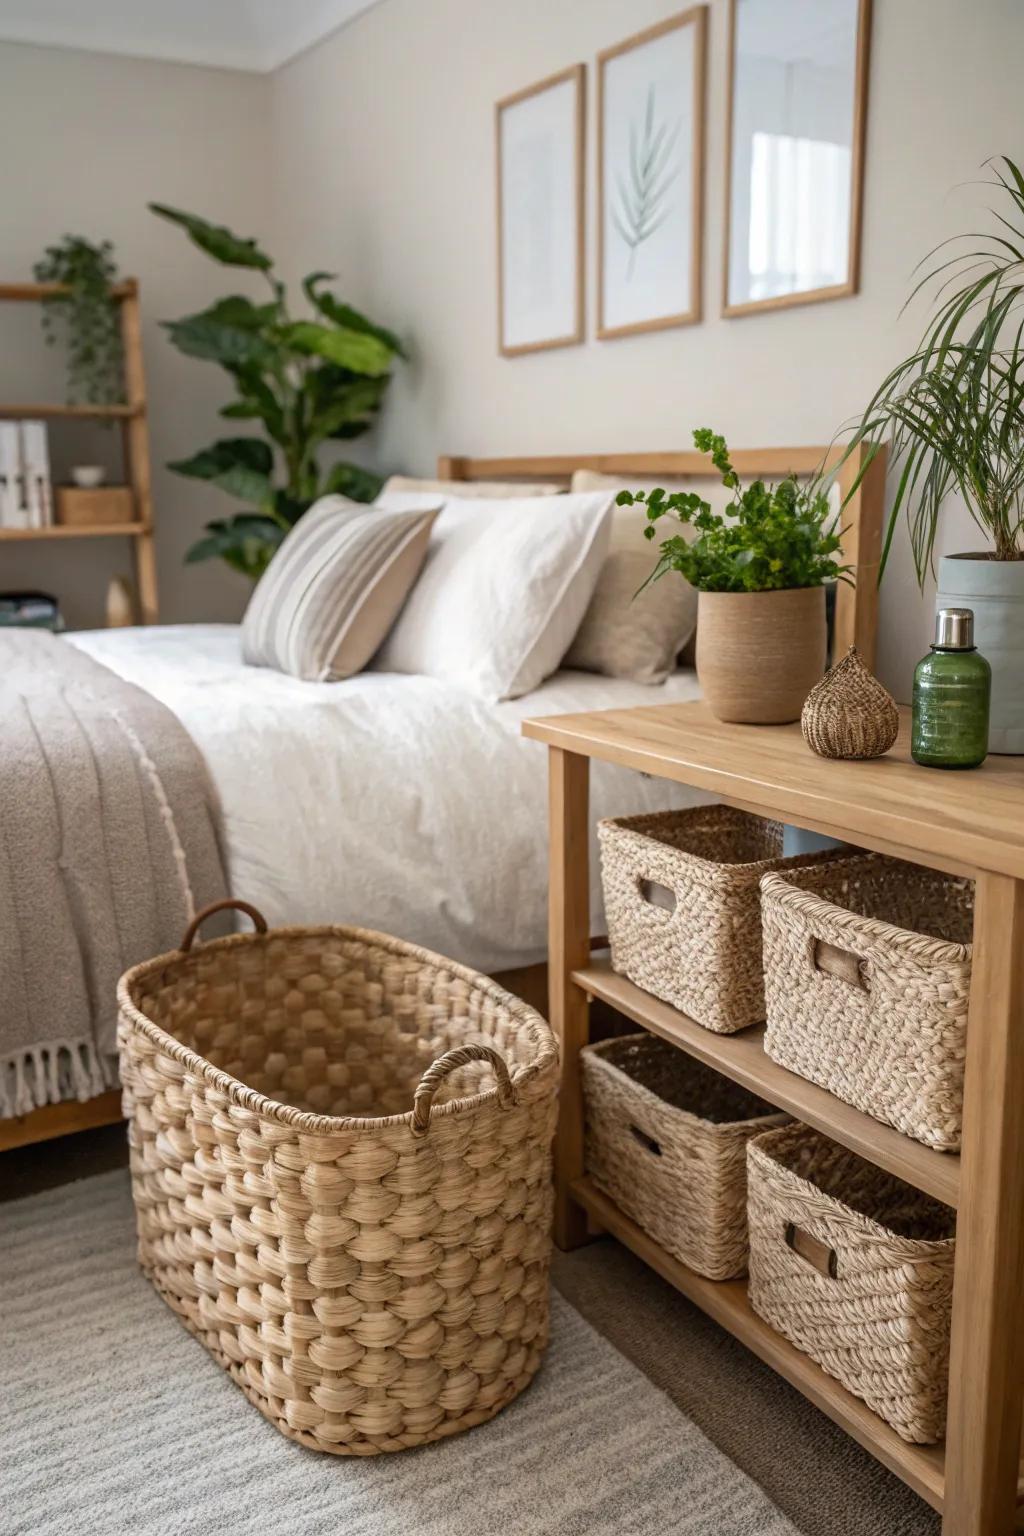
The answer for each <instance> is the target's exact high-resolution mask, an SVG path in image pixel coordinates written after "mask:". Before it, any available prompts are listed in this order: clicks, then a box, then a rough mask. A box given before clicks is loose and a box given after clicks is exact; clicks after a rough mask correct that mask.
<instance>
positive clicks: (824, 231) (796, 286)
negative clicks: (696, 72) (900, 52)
mask: <svg viewBox="0 0 1024 1536" xmlns="http://www.w3.org/2000/svg"><path fill="white" fill-rule="evenodd" d="M729 9H730V42H729V95H728V105H727V109H726V110H727V126H728V142H727V147H726V204H725V248H724V273H723V294H724V302H723V306H722V312H723V314H726V315H747V314H750V313H751V312H753V311H756V310H760V309H780V308H783V307H788V306H790V305H793V304H810V303H813V302H816V301H818V300H821V299H839V298H844V297H845V296H847V295H848V294H852V293H856V292H857V286H858V282H859V277H860V271H859V268H860V225H861V201H862V196H863V181H864V127H865V119H866V116H867V87H868V49H869V38H870V30H871V4H870V0H730V8H729Z"/></svg>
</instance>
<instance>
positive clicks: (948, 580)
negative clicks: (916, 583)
mask: <svg viewBox="0 0 1024 1536" xmlns="http://www.w3.org/2000/svg"><path fill="white" fill-rule="evenodd" d="M935 606H936V609H939V608H970V609H971V610H972V611H973V613H974V643H975V645H976V646H977V647H978V650H979V651H980V652H981V654H982V655H983V656H984V657H985V659H986V660H987V661H988V662H989V664H990V665H991V667H992V709H991V713H990V715H989V732H988V749H989V751H990V752H1007V753H1012V754H1014V755H1016V756H1020V755H1021V754H1024V560H994V559H993V558H992V556H991V555H988V554H978V555H943V557H942V559H941V560H940V561H939V589H938V592H937V593H936V597H935Z"/></svg>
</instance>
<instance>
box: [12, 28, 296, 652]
mask: <svg viewBox="0 0 1024 1536" xmlns="http://www.w3.org/2000/svg"><path fill="white" fill-rule="evenodd" d="M269 89H270V81H269V79H268V78H267V77H265V76H258V75H246V74H240V73H237V72H234V71H226V70H216V69H199V68H195V67H192V66H189V65H180V64H159V63H152V62H146V61H141V60H137V59H127V58H114V57H110V56H105V55H102V54H89V53H78V52H74V51H70V50H64V49H55V48H33V47H27V46H23V45H19V44H12V43H0V143H2V144H3V147H4V152H3V156H2V158H0V279H2V280H5V281H16V280H22V279H28V278H30V277H31V268H32V263H33V261H34V260H35V259H36V258H37V257H38V256H39V255H40V254H41V252H42V250H43V248H44V246H46V245H48V244H50V243H51V242H52V241H53V240H55V239H57V238H59V237H60V236H61V235H62V234H64V233H66V232H71V233H72V234H81V235H85V236H87V237H88V238H90V239H93V240H99V239H102V238H103V237H109V238H110V239H111V240H113V242H114V244H115V247H116V253H117V257H118V261H119V263H120V267H121V270H122V272H124V273H130V274H133V275H136V276H138V277H139V278H140V279H141V282H142V300H143V314H144V322H145V325H144V348H145V360H146V370H147V374H148V382H149V403H150V411H151V438H152V453H153V463H154V483H153V489H154V499H155V503H156V510H157V523H158V535H157V555H158V564H159V580H160V589H161V591H160V596H161V606H162V613H163V616H164V617H166V618H167V619H169V620H186V619H199V618H226V619H233V618H236V617H237V616H238V614H239V613H240V611H241V607H242V605H243V604H244V600H245V593H246V590H247V586H246V583H244V582H243V581H242V580H241V579H240V578H237V577H235V576H233V575H232V573H231V572H229V571H228V570H227V569H226V568H225V567H223V566H221V565H220V564H216V565H213V564H210V565H204V566H189V567H185V566H183V564H182V555H183V553H184V551H185V549H186V548H187V547H188V545H189V544H190V543H191V542H192V540H193V539H194V538H195V536H196V534H197V533H198V532H199V530H200V528H201V526H202V524H203V523H204V521H205V520H206V519H207V518H209V517H212V516H216V515H218V514H220V515H223V513H224V512H225V510H226V508H227V503H226V502H225V500H224V498H223V497H222V496H219V495H218V494H217V493H216V492H213V491H210V490H209V489H207V488H206V487H204V486H202V485H201V484H199V483H197V482H189V481H185V480H182V479H180V478H179V477H178V476H176V475H171V474H169V473H168V472H167V470H165V469H164V468H163V465H164V463H165V461H166V460H168V459H173V458H177V457H182V456H184V455H187V454H188V453H190V452H192V451H193V450H195V449H197V448H200V447H203V446H205V445H206V443H207V442H209V441H210V440H212V438H213V437H214V436H216V435H217V432H218V430H220V427H221V426H222V425H223V424H220V423H218V420H217V415H216V412H217V408H218V406H219V405H221V404H222V403H224V402H225V401H226V400H227V399H228V398H229V397H230V392H229V389H228V387H227V379H226V377H224V376H222V375H220V374H219V372H218V370H216V369H214V368H212V367H210V366H204V365H202V364H200V363H195V362H190V361H188V360H187V359H185V358H182V357H180V356H179V354H178V353H176V352H175V351H174V349H173V348H172V347H171V346H170V344H169V342H168V341H167V339H166V337H165V336H164V333H163V332H162V331H161V330H160V328H159V321H160V320H161V319H171V318H174V317H176V316H180V315H182V314H186V313H188V312H190V311H192V310H195V309H199V308H201V307H202V306H203V305H204V304H206V303H207V302H209V301H210V300H211V299H213V298H215V297H217V296H218V295H219V294H222V293H224V292H227V291H230V289H229V288H227V287H226V283H228V282H230V283H231V284H232V286H236V287H237V285H238V284H239V282H241V286H242V287H243V288H244V287H247V286H248V287H251V286H252V284H251V281H250V282H248V283H247V280H246V278H245V276H244V274H243V275H242V276H241V279H239V278H238V277H237V276H235V275H233V274H228V273H226V271H225V269H224V268H218V267H217V266H216V265H215V264H214V263H213V262H210V261H208V260H207V259H206V258H205V257H204V256H202V255H200V253H199V252H197V251H195V250H194V249H193V248H192V247H191V246H190V245H189V244H188V243H187V241H186V239H185V237H184V235H182V234H180V233H178V232H177V231H175V230H174V229H172V228H171V226H170V225H168V224H165V223H164V222H163V221H162V220H160V219H157V218H155V217H154V216H153V215H152V214H150V213H149V212H147V210H146V203H147V202H148V201H150V200H154V199H155V200H159V201H163V202H168V203H171V204H177V205H179V206H184V207H185V208H188V209H192V210H195V211H196V212H201V213H206V214H208V215H210V216H212V217H214V218H216V219H218V220H222V221H223V222H224V223H227V224H231V225H234V226H236V227H237V228H238V229H239V230H241V231H242V232H244V233H255V234H259V235H265V236H266V237H267V238H269V234H270V223H271V216H270V202H269V195H268V191H267V171H266V167H267V138H266V134H267V113H266V110H265V109H266V104H267V99H268V95H269ZM63 382H64V381H63V370H62V368H61V366H60V360H59V357H58V355H57V354H56V353H47V352H45V351H44V349H43V346H42V341H41V337H40V333H39V312H38V309H37V308H36V307H35V306H21V305H3V306H2V307H0V399H2V400H19V399H20V400H31V399H44V400H46V399H56V400H60V399H62V398H63ZM97 433H98V434H99V436H98V437H97V435H96V434H97ZM51 444H52V452H53V458H54V463H55V468H57V469H58V470H60V469H61V467H62V466H63V467H64V468H65V469H66V467H67V465H68V464H69V463H70V462H73V461H80V460H81V459H91V458H95V457H97V456H100V457H104V456H107V455H108V454H110V453H111V451H112V440H111V439H110V437H109V436H108V435H107V434H106V432H105V431H104V429H102V428H96V427H95V426H89V427H88V428H83V427H81V426H80V425H79V424H75V425H74V426H69V425H67V424H57V425H55V426H54V427H53V429H52V431H51ZM129 570H130V555H129V552H128V545H127V541H124V542H122V541H120V540H107V539H95V540H82V541H78V540H76V541H75V542H74V543H73V544H70V545H60V546H57V545H55V544H47V545H42V544H24V545H21V544H19V545H11V544H3V545H0V587H2V588H5V589H10V588H13V587H19V586H41V587H43V588H45V589H48V590H49V589H52V590H54V591H56V592H58V593H59V594H60V596H61V598H62V601H63V603H64V607H65V610H66V613H67V617H68V621H69V622H70V623H71V624H72V625H73V626H76V627H80V626H81V625H84V624H95V623H100V622H102V620H103V603H104V596H105V592H106V586H107V582H108V580H109V577H110V575H111V573H113V572H117V571H123V572H125V573H127V572H128V571H129Z"/></svg>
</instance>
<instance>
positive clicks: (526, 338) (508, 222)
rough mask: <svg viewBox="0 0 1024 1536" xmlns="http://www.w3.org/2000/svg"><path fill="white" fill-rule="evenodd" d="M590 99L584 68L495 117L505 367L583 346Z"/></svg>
mask: <svg viewBox="0 0 1024 1536" xmlns="http://www.w3.org/2000/svg"><path fill="white" fill-rule="evenodd" d="M584 89H585V70H584V66H583V65H582V64H574V65H573V66H572V67H571V68H570V69H566V70H563V71H562V72H561V73H560V74H557V75H551V76H549V77H548V78H547V79H546V80H541V81H540V82H539V84H537V85H531V86H528V87H527V88H526V90H523V91H517V92H516V94H515V95H513V96H506V97H505V98H504V100H502V101H499V102H498V104H497V107H496V108H495V138H496V147H497V183H498V184H497V198H498V350H499V351H500V352H501V353H502V354H503V356H505V357H517V356H518V355H519V354H520V353H523V352H538V351H541V350H543V349H545V348H548V347H566V346H571V345H572V344H573V343H575V342H579V341H582V340H583V154H584V112H585V101H584Z"/></svg>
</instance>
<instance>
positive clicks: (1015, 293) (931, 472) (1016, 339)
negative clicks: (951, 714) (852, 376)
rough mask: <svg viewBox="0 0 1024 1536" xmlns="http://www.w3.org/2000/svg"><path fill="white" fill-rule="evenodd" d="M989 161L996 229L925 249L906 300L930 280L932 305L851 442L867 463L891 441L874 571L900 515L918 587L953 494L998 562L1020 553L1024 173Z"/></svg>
mask: <svg viewBox="0 0 1024 1536" xmlns="http://www.w3.org/2000/svg"><path fill="white" fill-rule="evenodd" d="M992 164H993V176H992V178H991V179H990V180H989V181H988V182H987V183H985V185H988V186H991V187H993V188H995V189H996V191H997V193H998V194H999V198H1000V201H1001V202H1002V203H1003V206H1004V208H1005V212H1001V211H999V210H998V209H996V208H993V209H992V213H993V215H994V217H995V219H996V221H997V225H998V228H996V229H995V231H994V232H993V233H988V234H978V233H976V234H972V235H963V236H955V237H954V238H953V239H952V240H948V241H944V242H943V243H942V245H940V246H936V247H935V249H934V250H932V251H930V252H929V254H928V255H927V256H926V257H925V258H924V261H923V262H922V263H921V267H927V270H926V271H925V272H924V275H923V276H922V277H921V278H920V280H919V281H918V282H917V284H916V286H915V287H914V289H913V291H912V293H911V295H910V298H909V299H908V300H907V304H909V303H910V302H911V301H912V300H913V299H914V298H915V297H916V296H917V295H918V294H919V293H921V292H922V290H923V289H925V288H927V287H930V286H931V285H933V284H937V285H938V286H937V290H936V292H935V293H934V296H933V298H934V306H935V307H934V312H933V314H932V316H931V319H930V321H929V323H928V326H927V328H926V330H925V333H924V335H923V337H922V339H921V342H920V344H919V345H918V346H917V347H916V348H915V350H914V352H913V353H912V354H911V356H910V357H908V358H906V359H905V360H904V361H903V362H901V363H899V364H898V365H897V366H896V367H895V368H893V369H892V371H891V372H890V373H889V374H888V375H887V376H886V378H885V379H884V380H883V381H882V383H881V385H880V386H879V388H878V389H877V390H876V392H875V394H874V396H873V398H872V400H871V402H870V404H869V405H868V407H867V410H866V411H865V412H864V416H863V418H862V420H861V422H860V425H859V426H858V428H857V431H856V433H855V435H854V437H853V441H852V442H851V444H850V449H851V450H852V448H853V447H855V446H856V444H857V443H859V442H866V443H868V444H869V446H870V448H871V450H872V452H871V453H870V454H869V455H868V456H867V460H866V463H867V462H870V459H871V457H873V455H874V453H876V452H877V451H878V449H879V447H880V446H881V444H882V443H883V442H885V441H888V442H889V445H890V454H891V459H892V462H893V464H894V465H895V466H896V467H898V469H899V476H898V480H897V483H896V494H895V498H894V500H893V506H892V511H891V513H890V517H889V525H888V529H887V531H886V538H885V546H884V549H883V551H882V562H881V569H882V570H883V571H884V569H885V563H886V560H887V558H888V555H889V551H890V548H891V546H892V540H893V535H894V533H895V530H896V527H897V525H898V523H899V521H900V518H901V516H902V515H906V517H907V521H908V524H909V533H910V543H911V548H912V550H913V554H914V564H915V566H916V568H917V574H918V579H919V581H920V582H921V583H922V585H923V583H924V578H925V574H926V572H927V571H928V570H929V569H930V568H931V567H932V565H933V560H934V551H935V540H936V536H937V533H938V522H939V515H940V512H941V510H942V506H943V503H944V502H945V500H946V497H947V496H948V495H949V494H950V493H951V492H959V493H960V495H961V496H962V497H963V499H964V501H965V502H966V503H967V507H968V509H969V511H970V513H971V516H972V517H973V519H974V521H975V523H977V525H978V527H979V528H981V529H982V531H983V532H984V533H985V534H987V536H988V537H989V538H990V539H991V541H992V544H993V546H994V553H995V558H996V559H997V560H1020V559H1024V346H1022V335H1024V310H1022V305H1024V176H1022V173H1021V171H1020V170H1019V169H1018V167H1017V166H1016V165H1015V164H1014V162H1013V161H1012V160H1010V159H1007V158H1005V157H1004V158H1003V159H1001V160H999V161H995V162H992ZM976 242H980V243H976ZM965 247H966V248H965ZM951 248H953V249H951ZM940 253H941V255H942V259H941V260H939V261H936V260H935V258H936V257H938V256H939V255H940ZM919 270H920V268H919ZM904 308H906V305H905V306H904ZM848 451H849V450H848ZM865 467H866V465H865Z"/></svg>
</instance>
